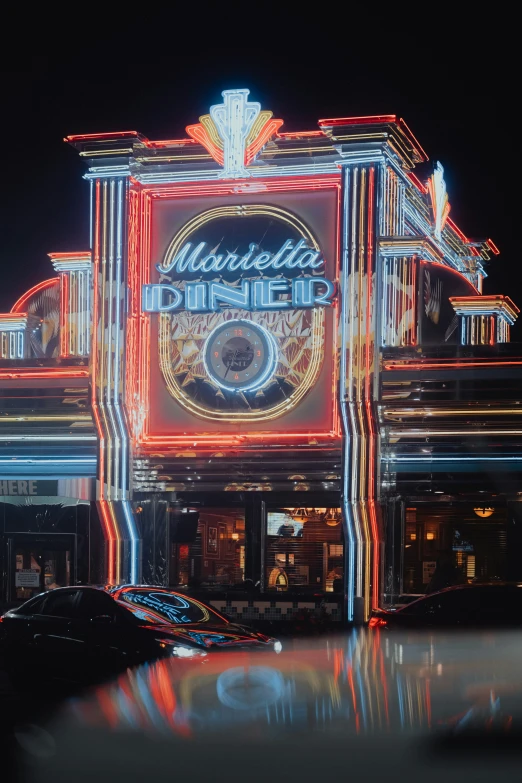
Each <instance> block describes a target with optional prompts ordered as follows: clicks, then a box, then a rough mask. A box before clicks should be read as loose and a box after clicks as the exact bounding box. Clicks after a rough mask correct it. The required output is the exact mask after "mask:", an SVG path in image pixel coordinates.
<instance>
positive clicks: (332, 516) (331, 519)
mask: <svg viewBox="0 0 522 783" xmlns="http://www.w3.org/2000/svg"><path fill="white" fill-rule="evenodd" d="M340 521H341V509H340V508H327V509H326V512H325V513H324V514H323V522H326V524H327V525H328V526H329V527H336V525H338V524H339V523H340Z"/></svg>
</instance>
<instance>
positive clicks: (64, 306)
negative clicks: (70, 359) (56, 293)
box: [60, 272, 70, 356]
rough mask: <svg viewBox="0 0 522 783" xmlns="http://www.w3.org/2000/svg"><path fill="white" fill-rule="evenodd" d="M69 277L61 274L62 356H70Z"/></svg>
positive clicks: (63, 273)
mask: <svg viewBox="0 0 522 783" xmlns="http://www.w3.org/2000/svg"><path fill="white" fill-rule="evenodd" d="M69 318H70V308H69V276H68V274H67V273H66V272H62V273H61V274H60V356H69Z"/></svg>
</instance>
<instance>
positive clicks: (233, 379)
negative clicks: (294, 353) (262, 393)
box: [204, 318, 277, 392]
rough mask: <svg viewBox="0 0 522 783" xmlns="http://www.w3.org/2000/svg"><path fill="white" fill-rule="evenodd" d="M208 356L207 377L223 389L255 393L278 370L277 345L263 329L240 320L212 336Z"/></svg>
mask: <svg viewBox="0 0 522 783" xmlns="http://www.w3.org/2000/svg"><path fill="white" fill-rule="evenodd" d="M204 357H205V369H206V372H207V375H208V376H209V378H210V379H211V380H212V381H213V382H214V383H216V384H217V385H218V386H220V387H221V388H222V389H226V390H227V391H237V392H245V391H255V390H256V389H259V388H260V387H261V386H263V384H265V383H266V382H267V381H268V379H269V378H270V377H271V376H272V374H273V372H274V370H275V368H276V364H277V346H276V342H275V340H274V338H273V337H272V335H271V334H270V332H268V331H267V330H266V329H264V328H263V327H262V326H259V325H258V324H255V323H253V322H252V321H246V320H243V319H239V318H238V319H236V320H234V321H228V322H227V323H226V324H221V325H220V326H218V327H216V329H214V330H213V331H212V332H211V333H210V334H209V336H208V337H207V341H206V343H205V350H204Z"/></svg>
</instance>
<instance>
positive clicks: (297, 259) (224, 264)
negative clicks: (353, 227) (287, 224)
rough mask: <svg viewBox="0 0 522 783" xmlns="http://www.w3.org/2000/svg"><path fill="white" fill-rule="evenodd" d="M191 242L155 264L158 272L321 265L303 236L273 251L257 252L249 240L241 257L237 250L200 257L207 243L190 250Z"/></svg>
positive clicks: (321, 259) (292, 267) (317, 256)
mask: <svg viewBox="0 0 522 783" xmlns="http://www.w3.org/2000/svg"><path fill="white" fill-rule="evenodd" d="M192 247H193V245H192V242H187V243H186V244H185V245H184V246H183V247H182V249H181V250H180V251H179V253H176V255H175V256H174V257H173V258H171V259H169V260H168V261H167V262H166V263H165V264H157V265H156V269H157V270H158V272H162V273H163V274H168V273H169V272H172V271H174V272H177V273H178V274H182V273H183V272H223V271H227V272H236V271H238V270H240V271H242V272H245V271H247V270H248V269H255V270H258V271H265V270H267V269H306V268H307V267H309V268H310V269H318V268H319V267H320V266H322V265H323V264H324V259H323V258H322V257H321V252H320V251H319V250H314V249H312V248H310V247H308V246H307V244H306V242H305V240H304V239H300V240H299V241H298V242H294V241H293V240H291V239H287V240H286V242H284V244H283V245H282V246H281V247H280V249H279V250H278V251H277V253H267V252H266V251H262V252H257V253H256V251H259V250H260V248H259V245H257V244H256V243H255V242H251V243H250V244H249V246H248V252H247V253H245V255H243V256H239V255H237V253H226V254H225V253H220V254H216V253H209V254H208V255H205V256H202V253H204V252H205V250H206V249H207V247H208V245H207V243H206V242H200V243H199V244H198V245H196V247H195V248H194V249H193V250H192Z"/></svg>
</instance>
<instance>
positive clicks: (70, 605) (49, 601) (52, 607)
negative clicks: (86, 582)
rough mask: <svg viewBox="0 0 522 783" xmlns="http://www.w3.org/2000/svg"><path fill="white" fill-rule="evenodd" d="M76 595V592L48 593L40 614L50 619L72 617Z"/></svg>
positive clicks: (59, 591) (58, 591) (60, 591)
mask: <svg viewBox="0 0 522 783" xmlns="http://www.w3.org/2000/svg"><path fill="white" fill-rule="evenodd" d="M77 594H78V591H77V590H67V591H65V590H64V591H62V590H57V591H56V592H53V593H49V595H48V596H47V597H46V599H45V603H44V606H43V608H42V610H41V613H42V614H44V615H46V616H47V615H51V616H52V617H73V616H74V614H75V612H74V605H75V603H76V596H77Z"/></svg>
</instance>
